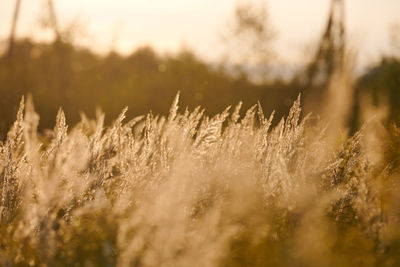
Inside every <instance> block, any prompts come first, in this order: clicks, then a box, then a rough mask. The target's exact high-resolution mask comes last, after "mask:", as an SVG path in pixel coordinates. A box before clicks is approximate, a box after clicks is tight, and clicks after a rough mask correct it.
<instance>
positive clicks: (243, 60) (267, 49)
mask: <svg viewBox="0 0 400 267" xmlns="http://www.w3.org/2000/svg"><path fill="white" fill-rule="evenodd" d="M274 37H275V30H274V29H273V28H272V26H271V24H270V22H269V16H268V12H267V8H266V6H265V5H263V4H260V3H259V4H254V3H251V2H243V3H240V4H238V5H237V6H236V9H235V12H234V21H233V22H232V23H231V27H230V29H229V30H228V32H227V33H226V34H225V35H224V36H223V38H224V40H225V41H226V42H227V44H228V46H230V50H232V51H233V52H232V55H230V57H231V60H232V61H233V62H234V63H235V64H236V68H237V72H238V73H239V74H240V73H246V74H247V75H248V76H249V77H250V78H251V79H252V80H254V81H256V82H261V83H262V82H266V81H268V80H269V79H270V78H271V77H269V75H268V73H269V72H270V68H269V67H270V62H271V60H272V58H273V55H274V53H273V51H272V48H271V42H272V40H273V39H274Z"/></svg>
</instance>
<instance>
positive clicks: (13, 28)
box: [6, 0, 21, 58]
mask: <svg viewBox="0 0 400 267" xmlns="http://www.w3.org/2000/svg"><path fill="white" fill-rule="evenodd" d="M20 6H21V0H16V1H15V8H14V15H13V17H12V22H11V31H10V38H9V42H8V51H7V56H6V58H10V57H11V56H12V53H13V51H14V42H15V40H14V39H15V32H16V29H17V22H18V17H19V9H20Z"/></svg>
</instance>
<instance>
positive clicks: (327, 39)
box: [302, 0, 346, 111]
mask: <svg viewBox="0 0 400 267" xmlns="http://www.w3.org/2000/svg"><path fill="white" fill-rule="evenodd" d="M344 16H345V15H344V1H343V0H331V6H330V10H329V16H328V22H327V24H326V27H325V30H324V33H323V35H322V38H321V40H320V42H319V44H318V47H317V50H316V53H315V55H314V58H313V59H312V60H311V62H310V63H309V64H308V66H307V67H306V69H305V73H303V77H302V83H303V87H304V94H305V102H306V103H305V104H306V108H307V109H308V110H313V111H319V110H320V108H321V106H320V105H321V103H322V100H323V98H324V97H325V93H326V91H327V89H328V86H329V83H330V79H331V77H332V75H333V74H334V73H335V72H340V71H341V70H342V68H343V61H344V55H345V44H346V36H345V33H346V32H345V24H344Z"/></svg>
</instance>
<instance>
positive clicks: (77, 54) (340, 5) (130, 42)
mask: <svg viewBox="0 0 400 267" xmlns="http://www.w3.org/2000/svg"><path fill="white" fill-rule="evenodd" d="M399 13H400V2H399V1H398V0H385V1H378V0H348V1H346V0H342V1H340V0H323V1H322V0H301V1H291V0H269V1H260V0H253V1H236V0H221V1H212V0H202V1H200V0H185V1H183V0H170V1H164V0H146V1H145V0H137V1H126V0H113V1H111V0H101V1H100V0H96V1H95V0H85V1H77V0H7V1H2V2H1V3H0V57H1V58H0V95H1V97H0V137H1V138H2V139H3V138H4V137H5V134H6V132H7V130H8V129H9V127H10V125H11V123H12V122H13V121H14V119H15V114H16V111H17V106H18V103H19V101H20V99H21V96H22V95H28V94H31V95H32V96H33V99H34V102H35V105H36V109H37V110H38V113H39V114H40V118H41V119H40V128H41V129H42V130H43V129H46V128H51V127H52V126H53V125H54V122H55V115H56V113H57V110H58V108H59V107H62V108H63V109H64V110H65V113H66V115H67V119H68V123H69V124H74V123H76V122H77V121H78V120H79V118H80V113H81V112H84V113H86V114H88V115H89V116H94V114H95V110H96V108H101V109H102V110H103V111H105V113H106V114H107V121H108V122H110V121H111V120H112V119H114V118H115V117H116V116H117V114H118V113H119V112H120V111H121V110H122V109H123V108H124V107H125V106H129V110H128V116H135V115H140V114H145V113H147V112H148V111H150V110H151V111H152V112H153V113H156V114H158V113H162V114H165V113H166V112H167V111H168V110H169V107H170V105H171V103H172V100H173V98H174V96H175V95H176V93H177V92H178V91H181V104H180V105H181V108H184V107H186V106H187V107H189V108H194V107H196V106H198V105H201V106H202V107H204V108H205V109H206V113H208V114H209V115H213V114H215V113H218V112H221V111H222V110H223V109H224V108H225V107H226V106H228V105H235V104H237V103H238V102H239V101H243V102H244V110H245V109H246V108H248V107H250V106H251V105H254V104H255V103H257V101H259V102H260V103H261V105H262V106H263V108H264V109H265V112H267V113H269V112H272V111H273V110H275V111H276V113H277V116H276V118H279V117H280V116H282V115H284V114H285V113H286V112H287V110H288V107H289V106H290V105H291V104H292V102H293V100H294V99H296V98H297V96H298V94H299V93H302V99H303V100H304V101H303V103H304V104H305V105H306V111H312V112H314V113H315V114H318V112H319V111H320V109H321V107H320V103H322V99H323V98H324V97H326V91H327V90H328V89H327V88H328V87H329V84H331V79H332V76H333V75H334V73H336V72H339V71H345V72H346V73H347V74H348V75H349V76H351V77H352V78H351V80H352V87H354V89H353V90H352V91H351V102H352V115H351V117H350V118H349V121H348V124H349V128H351V129H357V127H359V118H357V116H358V115H357V114H358V109H359V107H360V103H361V102H362V99H365V98H366V96H367V97H368V99H370V101H371V103H372V104H373V105H376V106H379V105H381V106H385V107H386V108H387V110H388V114H389V118H390V120H397V119H398V116H399V114H400V18H399V16H398V14H399Z"/></svg>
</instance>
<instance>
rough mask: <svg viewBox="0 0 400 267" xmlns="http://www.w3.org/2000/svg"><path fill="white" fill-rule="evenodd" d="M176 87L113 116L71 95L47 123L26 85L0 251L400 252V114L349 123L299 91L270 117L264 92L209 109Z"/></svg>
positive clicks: (195, 255)
mask: <svg viewBox="0 0 400 267" xmlns="http://www.w3.org/2000/svg"><path fill="white" fill-rule="evenodd" d="M178 97H179V95H178V96H177V98H176V99H175V101H174V103H173V105H172V107H171V110H170V113H169V115H168V116H167V117H163V116H158V115H153V114H151V113H150V114H147V115H145V116H143V117H137V118H134V119H132V120H129V121H126V120H125V112H126V109H124V110H123V112H122V113H121V114H120V115H119V117H118V118H117V119H116V120H115V121H114V123H113V124H112V125H111V126H109V127H105V126H104V116H105V115H104V114H102V113H101V112H97V117H96V119H94V120H92V119H88V118H87V117H86V116H85V115H82V118H81V122H80V123H78V124H77V125H76V126H74V127H73V128H70V129H69V127H68V126H67V125H66V119H65V116H64V113H63V111H62V110H61V109H60V111H59V112H58V115H57V118H56V125H55V127H54V130H53V131H52V133H51V135H48V136H46V137H45V136H43V135H41V134H39V133H38V132H37V126H38V123H39V117H38V115H37V114H36V113H35V111H34V107H33V104H32V100H31V99H30V98H28V99H27V101H24V99H22V101H21V104H20V107H19V111H18V114H17V119H16V121H15V123H14V125H13V127H12V129H11V130H10V131H9V133H8V136H7V139H6V140H5V142H4V143H0V173H1V176H0V190H1V191H0V194H1V195H0V212H1V217H0V265H2V266H280V265H283V266H376V265H382V266H396V265H399V264H400V257H399V255H400V254H398V252H399V251H400V250H399V249H400V221H399V219H400V197H399V196H400V195H399V193H400V190H399V175H398V172H397V165H396V164H397V161H396V160H395V159H396V157H395V156H393V155H396V153H398V150H397V148H398V147H399V143H400V142H399V140H400V138H399V131H398V129H397V128H396V127H393V130H392V132H389V131H387V130H385V128H382V127H381V128H379V127H380V126H379V121H377V120H375V121H371V122H369V123H367V124H365V126H364V127H363V128H362V129H361V130H360V131H359V132H357V133H356V134H355V135H353V136H349V137H348V136H347V135H346V134H345V132H344V131H339V129H337V127H336V126H337V125H335V128H334V129H332V127H329V125H328V121H324V120H320V119H317V118H316V117H312V116H304V117H303V118H302V117H301V104H300V98H299V99H297V100H296V101H295V102H294V104H293V106H292V108H291V109H290V112H289V115H288V116H287V117H286V118H282V119H281V120H280V122H279V123H277V124H276V125H275V126H274V127H272V126H271V125H272V119H273V115H271V116H270V117H265V115H264V113H263V111H262V108H261V106H260V105H255V106H254V107H252V108H250V109H249V110H247V111H246V112H245V114H244V115H243V116H241V115H240V114H241V112H240V107H241V104H239V105H237V106H236V107H235V108H233V109H232V110H231V109H229V108H227V109H226V110H224V111H223V112H221V113H220V114H218V115H216V116H214V117H212V118H210V117H207V116H205V115H203V112H204V111H203V110H202V109H201V108H200V107H199V108H196V109H195V110H193V111H189V110H187V109H186V110H184V111H183V112H181V113H180V112H178ZM374 123H375V124H374ZM371 125H372V126H371ZM377 125H378V126H379V127H378V126H377ZM376 129H381V131H380V132H378V131H376ZM382 136H384V137H387V138H381V137H382ZM378 137H379V138H378ZM388 137H390V138H388ZM389 139H390V140H391V142H388V141H387V140H389ZM375 148H376V149H375ZM378 148H382V149H380V150H379V149H378Z"/></svg>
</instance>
